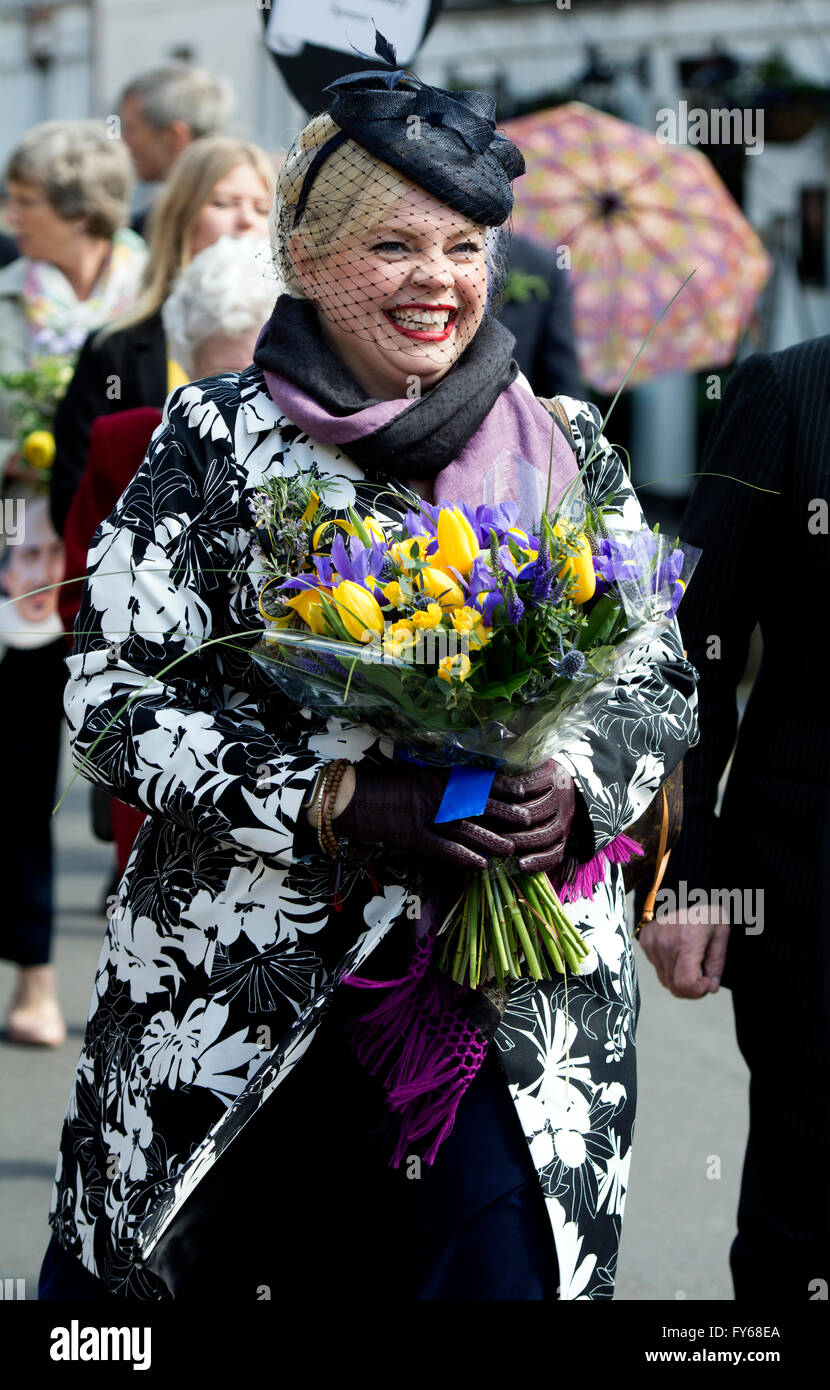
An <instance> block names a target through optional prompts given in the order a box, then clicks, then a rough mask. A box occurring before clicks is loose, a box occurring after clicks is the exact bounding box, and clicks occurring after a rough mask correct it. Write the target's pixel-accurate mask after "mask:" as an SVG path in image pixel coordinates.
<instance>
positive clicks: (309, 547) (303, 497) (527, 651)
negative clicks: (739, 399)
mask: <svg viewBox="0 0 830 1390" xmlns="http://www.w3.org/2000/svg"><path fill="white" fill-rule="evenodd" d="M326 494H327V480H326V479H325V478H320V477H318V476H317V475H316V474H314V473H311V474H307V475H303V476H295V477H293V478H288V479H286V478H278V479H269V480H268V481H267V482H266V483H265V484H264V485H263V486H262V488H261V489H260V490H259V491H258V493H257V495H256V497H255V499H254V502H253V505H252V511H253V514H254V520H255V525H256V534H257V538H258V540H259V542H260V546H261V549H262V553H263V563H264V566H265V570H266V575H267V577H266V578H265V581H264V583H263V584H262V587H261V591H260V611H261V613H262V616H263V618H264V620H265V624H266V627H265V631H264V634H263V638H262V641H261V642H260V643H259V645H258V647H257V649H256V651H255V652H254V659H255V660H256V661H257V662H258V663H259V664H260V665H262V666H264V667H265V668H266V669H267V670H268V672H269V673H270V675H271V676H272V677H273V679H274V680H275V681H276V682H277V683H278V684H279V686H280V688H281V689H282V690H284V691H285V692H286V693H287V694H288V695H289V696H290V697H291V698H292V700H294V701H295V702H296V703H298V704H300V705H308V706H311V707H313V708H314V709H315V710H316V711H319V712H331V713H336V714H339V715H341V716H342V715H343V714H344V712H345V713H346V714H347V716H351V718H352V719H353V720H354V722H355V723H358V724H365V725H368V726H369V727H370V728H371V729H372V730H374V731H375V732H376V733H377V734H379V735H380V734H382V735H384V736H385V737H388V738H392V739H394V741H395V744H396V753H397V754H398V755H400V756H403V757H405V758H409V759H410V760H413V761H419V762H427V763H433V764H439V765H442V766H448V767H450V768H451V773H450V777H449V781H448V783H447V788H446V791H445V793H444V798H443V801H442V804H441V807H440V809H439V812H438V815H437V817H436V821H437V822H441V821H444V822H446V821H450V820H454V819H457V818H458V817H459V815H463V814H475V812H470V811H469V808H468V809H467V810H466V811H465V812H459V810H458V806H459V804H460V803H459V797H460V796H461V797H465V796H466V792H467V790H468V788H469V779H470V778H471V776H472V777H474V778H475V777H477V778H478V779H479V780H480V779H481V777H482V775H483V777H484V781H485V783H487V784H488V786H489V781H491V780H492V775H494V773H495V771H496V770H497V769H499V768H508V769H510V770H511V771H512V770H515V771H521V770H524V769H527V768H530V767H533V766H535V765H537V764H538V763H540V762H542V761H544V760H545V759H546V758H549V757H552V756H554V754H555V750H556V745H557V741H558V740H561V737H562V733H563V731H564V730H565V729H566V728H569V727H571V725H572V722H573V721H576V727H578V726H579V724H581V723H582V722H583V721H584V720H585V719H586V717H588V715H589V714H590V711H591V708H592V707H593V700H594V699H595V700H597V701H602V699H604V698H605V687H604V685H603V682H604V681H605V680H606V678H607V677H609V676H613V673H614V672H615V671H616V670H617V669H618V667H619V664H620V663H621V661H622V660H623V659H624V657H625V655H626V654H627V652H628V651H629V650H630V649H631V645H632V643H633V642H635V641H642V640H643V636H644V633H643V629H644V627H645V625H646V624H647V623H648V624H654V623H657V624H658V625H662V624H663V623H665V622H667V621H669V620H670V617H671V616H672V615H673V612H674V609H675V607H676V604H677V601H679V597H680V595H681V594H682V592H683V588H684V582H685V581H684V579H683V574H682V572H683V570H684V567H686V568H687V569H688V566H687V564H686V556H685V554H684V552H683V550H681V549H680V548H678V547H676V546H673V545H671V544H670V543H667V542H666V541H665V538H663V537H661V536H659V535H658V534H657V533H656V532H651V531H645V533H644V534H640V533H638V534H637V535H635V536H633V537H632V550H631V555H629V556H626V555H622V554H620V553H617V551H619V543H618V542H615V544H616V545H617V551H615V552H614V554H613V555H611V554H610V552H609V550H608V542H607V540H605V538H604V531H605V527H604V523H603V516H602V514H601V513H600V512H598V511H594V510H592V509H591V508H590V506H589V505H588V504H587V503H586V502H585V500H584V498H581V499H580V500H579V503H578V504H577V503H576V502H574V500H573V498H572V499H571V501H570V504H569V505H567V506H564V505H563V507H562V508H560V511H559V512H558V513H557V514H556V515H555V516H548V515H547V514H543V515H542V517H541V518H540V521H539V524H538V527H536V534H531V533H529V532H528V531H526V530H524V529H523V528H522V527H520V526H519V525H518V524H517V521H516V516H517V509H516V507H515V506H514V505H513V504H512V503H509V502H502V503H498V504H496V505H492V506H487V505H483V506H479V507H477V508H475V509H473V508H470V507H468V506H467V505H466V504H465V503H463V502H458V503H456V504H455V505H450V506H442V507H435V506H431V505H429V504H427V503H426V502H423V501H421V500H420V499H419V498H417V497H415V496H414V494H412V495H406V494H405V493H404V492H403V491H399V492H393V491H390V490H386V491H385V492H384V494H383V498H384V508H383V510H384V515H380V514H379V511H378V510H375V511H374V512H367V513H366V514H364V515H360V514H359V512H358V510H357V508H356V507H355V506H354V505H351V506H349V507H347V508H345V509H341V510H340V511H337V510H335V509H334V507H333V506H331V505H330V504H327V501H326ZM386 513H391V516H390V515H387V514H386ZM615 567H616V568H615ZM686 577H688V573H687V575H686ZM488 770H489V774H490V775H489V778H488V775H487V773H488ZM486 791H487V787H485V790H484V798H483V799H484V800H486ZM480 809H483V801H482V805H481V808H480ZM626 857H627V856H626ZM442 932H443V933H444V938H445V939H444V942H443V949H442V952H441V955H440V957H439V964H441V966H442V967H443V968H445V969H448V970H449V971H450V973H451V975H452V978H453V979H454V980H456V981H457V982H459V983H466V984H468V985H469V986H470V987H471V988H477V987H478V986H480V985H481V984H482V983H484V982H486V981H489V980H492V979H495V981H496V983H497V984H498V985H499V986H503V985H504V983H505V981H506V980H507V979H509V978H512V979H518V978H520V977H521V975H522V973H523V971H526V972H527V974H528V975H529V976H530V977H531V978H532V979H534V980H538V979H551V978H553V977H552V975H551V970H554V971H557V972H559V973H560V974H564V973H565V971H566V970H567V969H568V968H570V969H571V970H572V971H575V972H578V971H579V965H580V961H581V960H582V959H583V958H584V956H586V955H587V948H586V946H585V944H584V942H583V940H582V938H581V936H580V934H579V932H578V931H577V930H576V928H575V927H574V925H573V924H572V923H571V921H570V920H569V918H568V915H567V913H566V911H565V908H564V906H563V903H562V901H561V898H560V895H559V893H558V892H557V891H556V888H555V887H554V885H553V883H552V882H551V880H550V878H549V877H548V875H547V874H545V873H533V874H531V873H522V872H519V871H518V869H517V867H516V866H515V864H514V863H513V862H512V861H500V862H494V863H493V864H492V865H491V867H490V868H489V869H488V871H487V872H485V873H473V874H471V876H470V879H469V881H468V882H467V883H465V884H464V885H463V886H462V888H461V890H460V892H459V895H458V900H457V902H456V903H455V904H454V905H453V908H452V910H451V912H450V913H449V915H448V917H447V919H446V921H445V922H444V924H443V927H442Z"/></svg>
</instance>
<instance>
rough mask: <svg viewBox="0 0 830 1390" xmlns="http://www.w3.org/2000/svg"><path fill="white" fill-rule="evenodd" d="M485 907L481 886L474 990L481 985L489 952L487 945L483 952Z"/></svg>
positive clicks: (484, 896)
mask: <svg viewBox="0 0 830 1390" xmlns="http://www.w3.org/2000/svg"><path fill="white" fill-rule="evenodd" d="M486 906H487V905H486V895H485V892H484V886H483V885H482V889H481V894H480V897H479V911H480V916H479V922H478V960H477V962H476V989H478V986H479V985H480V984H481V981H482V975H483V971H484V968H485V966H486V964H487V951H489V949H490V948H489V945H488V948H487V951H485V949H484V928H485V925H486V922H487V913H486Z"/></svg>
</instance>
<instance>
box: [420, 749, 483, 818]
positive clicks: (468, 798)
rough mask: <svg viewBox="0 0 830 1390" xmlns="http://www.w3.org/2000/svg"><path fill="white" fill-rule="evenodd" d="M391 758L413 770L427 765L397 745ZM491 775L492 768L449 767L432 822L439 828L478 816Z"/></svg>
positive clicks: (462, 765) (463, 765) (427, 765)
mask: <svg viewBox="0 0 830 1390" xmlns="http://www.w3.org/2000/svg"><path fill="white" fill-rule="evenodd" d="M395 756H396V757H398V758H400V759H401V761H402V762H405V763H415V765H416V766H417V767H429V766H431V764H429V763H426V762H424V760H423V758H416V757H415V756H414V754H413V753H411V752H410V751H409V749H408V748H406V747H403V746H400V745H399V746H398V747H397V748H396V749H395ZM495 775H496V769H495V768H494V767H469V766H467V764H466V763H465V764H461V765H458V766H456V767H453V768H452V769H451V771H450V776H449V781H448V782H447V785H446V787H445V788H444V795H443V796H442V798H441V805H440V806H439V807H438V814H437V815H436V817H435V821H434V822H433V823H434V824H435V825H443V824H444V823H445V822H446V821H451V820H464V819H465V818H466V817H467V816H480V815H481V813H482V811H483V810H484V808H485V806H486V805H487V800H488V798H489V796H490V788H491V787H492V785H493V778H494V777H495Z"/></svg>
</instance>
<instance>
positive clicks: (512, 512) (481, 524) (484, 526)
mask: <svg viewBox="0 0 830 1390" xmlns="http://www.w3.org/2000/svg"><path fill="white" fill-rule="evenodd" d="M461 510H462V511H463V513H464V515H465V516H466V518H467V520H468V521H469V523H470V525H471V526H472V528H473V530H474V531H475V533H476V535H477V536H478V540H479V544H480V545H482V546H487V545H489V544H490V532H491V531H495V533H496V535H497V536H498V538H499V540H500V541H501V540H503V539H504V536H505V534H506V532H507V531H509V530H510V527H511V526H515V524H516V518H517V516H518V515H519V508H518V507H517V506H516V503H515V502H497V503H496V505H495V506H494V507H490V506H487V504H486V503H483V504H482V505H481V506H480V507H476V510H475V512H474V513H473V512H472V511H471V509H470V508H469V507H468V506H466V504H462V507H461Z"/></svg>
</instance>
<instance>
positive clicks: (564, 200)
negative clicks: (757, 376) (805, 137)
mask: <svg viewBox="0 0 830 1390" xmlns="http://www.w3.org/2000/svg"><path fill="white" fill-rule="evenodd" d="M502 128H503V129H504V131H505V133H506V134H507V135H509V136H510V138H511V139H512V140H515V142H516V144H517V145H518V146H519V148H520V149H521V150H522V152H523V154H524V156H525V160H526V162H527V174H526V175H525V177H524V178H522V179H520V180H519V181H518V182H517V183H516V185H515V193H516V204H515V208H514V212H513V225H514V228H515V230H516V231H517V232H522V233H524V234H526V235H527V236H530V237H532V238H533V239H534V240H536V241H537V242H540V243H542V244H543V245H547V246H548V247H550V248H552V249H553V248H560V247H567V248H568V250H569V253H570V267H571V268H570V271H569V273H570V274H571V276H572V281H571V285H572V297H573V312H574V326H575V331H576V338H577V349H578V353H579V363H580V368H581V371H582V375H583V378H584V379H585V381H586V382H588V383H589V384H590V385H591V386H593V387H595V388H596V389H597V390H599V391H604V392H608V393H610V392H613V391H616V389H617V387H618V386H619V384H620V382H621V381H622V379H623V376H624V375H625V372H626V369H627V368H628V367H629V366H630V364H631V362H632V359H633V358H634V356H635V355H636V353H637V350H638V348H639V347H640V345H641V344H642V342H643V339H644V338H645V337H646V335H647V333H648V331H649V329H650V328H651V327H652V325H653V324H654V322H655V320H656V319H657V317H658V315H659V314H660V313H661V311H662V310H663V309H664V308H665V307H666V305H667V304H668V302H669V300H670V299H671V297H672V295H673V294H674V293H675V292H676V291H677V290H678V289H679V287H680V285H681V284H682V283H683V280H684V279H685V278H686V276H687V275H688V274H689V271H690V270H695V274H694V275H693V276H692V278H691V280H690V281H689V283H688V285H686V287H685V288H684V289H683V291H682V293H681V294H680V295H679V296H678V298H677V299H676V300H675V302H674V304H673V305H672V307H671V309H670V310H669V312H668V313H667V314H666V317H665V318H664V319H663V321H662V323H661V324H660V325H659V327H658V328H657V330H656V331H655V333H654V335H653V337H652V338H651V340H650V342H649V344H648V346H647V347H646V349H645V351H644V353H643V354H642V356H641V357H640V360H639V361H638V363H637V365H636V367H635V368H634V371H633V372H632V373H631V376H630V377H629V378H628V383H629V384H631V385H636V384H637V383H638V382H641V381H646V380H648V379H649V378H651V377H655V376H658V375H660V374H661V373H663V372H672V371H682V370H685V371H695V370H697V369H700V368H703V367H708V366H713V367H716V366H721V365H723V364H724V363H727V362H730V361H731V360H732V358H733V357H734V354H735V347H736V343H737V340H738V338H739V336H740V334H741V332H742V331H743V330H744V328H745V327H746V326H747V324H748V322H749V320H750V318H751V316H752V311H753V309H754V306H755V302H756V300H757V298H758V295H759V294H760V292H761V289H762V288H763V286H764V284H765V282H766V280H767V278H768V277H769V275H770V272H771V270H772V261H771V259H770V257H769V256H768V255H767V253H766V251H765V250H764V248H763V246H762V245H761V242H760V241H759V240H758V237H757V236H756V235H755V232H754V231H753V230H752V228H751V227H750V225H749V223H748V222H747V220H746V218H745V217H744V215H743V213H742V212H741V210H740V208H739V207H738V205H737V203H736V202H735V201H734V199H733V198H732V196H731V195H730V193H729V192H728V191H727V189H726V188H725V186H724V184H723V183H722V181H721V179H720V178H719V177H718V175H717V173H716V172H715V170H714V168H713V167H712V165H711V163H710V162H709V160H708V159H707V158H706V156H705V155H704V154H702V153H701V152H700V151H699V150H695V149H690V148H689V147H688V146H677V145H668V144H661V143H660V141H659V140H658V139H657V137H656V135H654V134H652V133H651V132H650V131H647V130H642V129H640V128H639V127H638V126H634V125H629V124H628V123H627V122H626V121H620V120H618V119H617V118H616V117H615V116H608V115H605V114H604V113H603V112H601V111H595V110H594V109H593V108H592V107H590V106H586V105H584V104H583V103H582V102H569V103H568V104H567V105H565V106H558V107H554V108H552V109H551V110H549V111H540V112H536V113H534V114H533V115H530V116H522V117H520V118H518V119H517V120H514V121H508V122H506V123H505V125H504V126H503V127H502Z"/></svg>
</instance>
